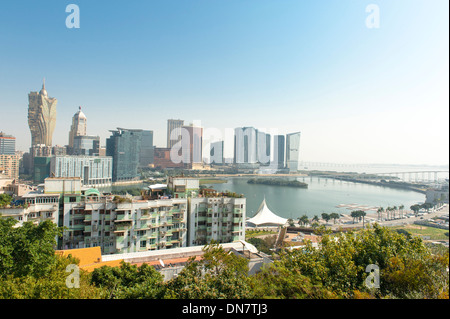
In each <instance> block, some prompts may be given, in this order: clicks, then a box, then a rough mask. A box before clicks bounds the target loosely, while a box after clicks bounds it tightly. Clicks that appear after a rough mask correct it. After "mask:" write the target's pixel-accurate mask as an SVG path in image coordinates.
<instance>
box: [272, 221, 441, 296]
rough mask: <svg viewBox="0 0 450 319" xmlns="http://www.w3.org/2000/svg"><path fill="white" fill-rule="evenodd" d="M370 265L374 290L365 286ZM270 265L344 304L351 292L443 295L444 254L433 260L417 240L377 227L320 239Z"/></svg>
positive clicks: (422, 244)
mask: <svg viewBox="0 0 450 319" xmlns="http://www.w3.org/2000/svg"><path fill="white" fill-rule="evenodd" d="M370 264H375V265H377V266H379V268H380V288H371V289H369V288H368V287H366V285H365V280H366V279H367V275H368V274H367V273H366V272H365V269H366V267H367V266H368V265H370ZM274 265H275V266H276V267H277V268H276V269H278V267H281V269H283V270H284V269H287V270H289V269H292V270H295V272H296V273H299V274H301V275H302V276H305V277H307V278H308V279H309V280H310V282H311V284H312V285H313V286H318V287H326V288H327V289H328V290H330V291H331V292H332V293H334V294H335V295H336V296H339V297H344V298H353V297H356V293H355V292H359V293H358V294H359V295H360V293H361V292H363V293H368V294H369V295H370V296H377V297H385V296H391V297H400V298H401V297H413V296H421V297H427V296H446V295H448V276H447V277H446V278H444V276H443V275H444V274H446V267H448V254H447V256H440V257H433V254H431V253H430V251H429V250H428V248H427V247H426V246H425V245H424V243H423V242H422V240H421V239H420V238H418V237H407V236H404V235H402V234H399V233H397V232H395V231H392V230H390V229H389V228H387V227H381V226H379V225H377V224H375V225H374V226H373V227H369V228H367V229H364V230H360V231H356V232H347V233H339V234H329V233H328V234H324V235H323V237H322V241H321V245H320V246H319V248H314V247H313V246H312V244H310V243H307V244H306V245H305V247H304V248H303V249H301V250H291V251H283V252H282V253H281V254H280V259H279V261H278V262H277V263H274ZM402 265H403V266H404V267H406V268H408V267H409V265H411V267H412V269H411V273H410V276H411V277H412V276H414V277H415V280H416V281H417V282H416V283H414V284H413V285H407V279H406V278H403V277H401V275H402V271H401V269H402V268H401V267H403V266H402ZM399 270H400V271H399ZM427 271H428V272H429V273H428V274H425V272H427ZM413 274H414V275H413ZM422 278H423V279H422ZM433 285H434V286H433ZM408 289H409V290H408ZM411 289H412V290H411Z"/></svg>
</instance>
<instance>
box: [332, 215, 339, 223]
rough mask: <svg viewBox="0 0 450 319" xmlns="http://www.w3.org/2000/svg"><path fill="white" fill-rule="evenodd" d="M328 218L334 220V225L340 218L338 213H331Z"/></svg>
mask: <svg viewBox="0 0 450 319" xmlns="http://www.w3.org/2000/svg"><path fill="white" fill-rule="evenodd" d="M330 217H331V219H333V220H334V224H336V219H338V218H339V217H340V216H339V214H338V213H331V214H330Z"/></svg>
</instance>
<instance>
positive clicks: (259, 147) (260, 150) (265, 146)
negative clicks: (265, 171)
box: [256, 130, 270, 165]
mask: <svg viewBox="0 0 450 319" xmlns="http://www.w3.org/2000/svg"><path fill="white" fill-rule="evenodd" d="M256 152H257V161H258V163H259V164H261V165H269V164H270V134H267V133H264V132H262V131H259V130H256Z"/></svg>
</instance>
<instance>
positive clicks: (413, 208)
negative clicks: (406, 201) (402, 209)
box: [409, 204, 421, 217]
mask: <svg viewBox="0 0 450 319" xmlns="http://www.w3.org/2000/svg"><path fill="white" fill-rule="evenodd" d="M409 208H410V209H411V210H412V211H413V212H414V216H416V217H417V214H418V213H419V211H420V208H421V207H420V205H419V204H415V205H411V206H410V207H409Z"/></svg>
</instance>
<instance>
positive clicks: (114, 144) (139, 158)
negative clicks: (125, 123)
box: [106, 128, 154, 182]
mask: <svg viewBox="0 0 450 319" xmlns="http://www.w3.org/2000/svg"><path fill="white" fill-rule="evenodd" d="M110 132H111V133H112V135H111V136H110V137H109V138H108V139H106V155H107V156H112V157H113V170H112V178H113V182H116V181H126V180H133V179H137V178H138V177H139V173H138V168H139V167H146V166H148V164H151V163H153V157H154V153H153V152H154V148H153V131H147V130H140V129H124V128H117V130H115V131H110Z"/></svg>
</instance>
